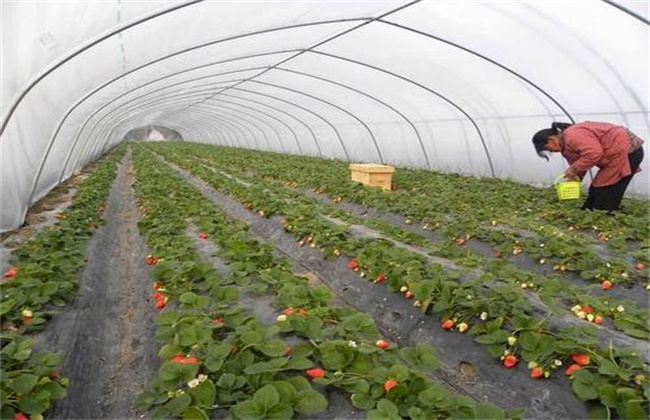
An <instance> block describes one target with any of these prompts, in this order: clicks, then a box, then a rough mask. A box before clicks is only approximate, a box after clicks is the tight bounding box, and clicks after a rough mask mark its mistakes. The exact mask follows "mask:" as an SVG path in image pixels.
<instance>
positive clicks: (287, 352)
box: [284, 346, 293, 356]
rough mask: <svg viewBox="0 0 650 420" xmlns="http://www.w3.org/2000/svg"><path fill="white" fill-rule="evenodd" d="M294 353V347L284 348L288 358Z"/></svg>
mask: <svg viewBox="0 0 650 420" xmlns="http://www.w3.org/2000/svg"><path fill="white" fill-rule="evenodd" d="M292 351H293V347H291V346H286V347H285V348H284V355H285V356H288V355H290V354H291V352H292Z"/></svg>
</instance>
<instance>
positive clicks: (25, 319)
mask: <svg viewBox="0 0 650 420" xmlns="http://www.w3.org/2000/svg"><path fill="white" fill-rule="evenodd" d="M32 322H34V318H33V317H31V316H23V325H29V324H31V323H32Z"/></svg>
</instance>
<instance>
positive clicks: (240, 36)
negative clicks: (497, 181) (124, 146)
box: [30, 19, 482, 201]
mask: <svg viewBox="0 0 650 420" xmlns="http://www.w3.org/2000/svg"><path fill="white" fill-rule="evenodd" d="M357 20H363V19H342V20H336V21H324V22H315V23H309V24H304V25H290V26H286V27H281V28H275V29H270V30H264V31H257V32H251V33H249V34H243V35H238V36H234V37H229V38H224V39H222V40H217V41H212V42H209V43H204V44H200V45H197V46H194V47H192V48H187V49H183V50H180V51H177V52H174V53H172V54H168V55H166V56H163V57H159V58H157V59H155V60H152V61H150V62H148V63H146V64H143V65H141V66H138V67H136V68H134V69H131V70H129V71H128V72H125V73H122V74H121V75H119V76H117V77H115V78H113V79H110V80H109V81H107V82H105V83H104V84H102V85H100V86H99V87H97V88H95V89H94V90H93V91H91V92H89V93H88V94H87V95H86V96H84V97H83V98H81V99H79V100H78V101H77V102H76V103H75V104H74V105H73V106H72V107H71V108H70V109H69V110H68V112H67V113H66V115H65V116H64V117H63V118H62V119H61V121H60V122H59V126H58V128H57V132H58V130H59V129H60V127H61V126H62V125H63V123H64V122H65V120H66V119H67V117H68V116H69V115H70V114H71V113H72V112H73V111H74V109H76V108H77V107H78V106H79V105H80V104H81V103H83V102H84V101H85V100H86V99H88V98H89V97H90V96H92V95H94V94H95V93H97V92H98V91H100V90H101V89H103V88H104V87H106V86H108V85H110V84H111V83H113V82H114V81H116V80H119V79H120V78H122V77H124V76H126V75H128V74H131V73H133V72H135V71H137V70H140V69H142V68H145V67H148V66H150V65H153V64H156V63H158V62H161V61H163V60H165V59H167V58H171V57H174V56H176V55H180V54H183V53H185V52H189V51H193V50H195V49H199V48H202V47H205V46H209V45H213V44H217V43H220V42H226V41H229V40H233V39H239V38H243V37H246V36H253V35H257V34H260V33H267V32H272V31H275V30H281V29H282V30H284V29H289V28H296V27H303V26H313V25H318V24H329V23H340V22H344V21H357ZM379 21H380V22H383V21H381V20H379ZM389 74H391V73H390V72H389ZM464 115H466V116H467V114H464ZM475 128H477V129H478V127H476V125H475ZM478 132H479V137H481V138H482V135H481V133H480V130H478ZM337 137H338V138H339V141H340V142H341V145H342V147H343V149H344V152H345V154H346V157H347V159H348V160H350V157H349V154H348V153H347V150H346V148H345V145H344V144H343V141H342V139H341V137H340V134H338V132H337ZM53 141H54V137H53V138H52V139H51V141H50V144H49V145H48V148H47V150H46V152H45V155H44V156H43V158H42V160H41V165H40V167H41V168H42V166H43V165H44V162H45V161H46V160H47V156H48V155H49V151H50V149H51V147H52V143H53ZM73 146H75V145H73ZM63 171H65V168H64V170H63ZM38 177H40V174H39V175H37V178H38ZM60 179H61V178H60ZM36 183H37V179H36V180H35V182H34V184H36ZM30 201H31V198H30Z"/></svg>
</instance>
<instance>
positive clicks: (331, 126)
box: [41, 88, 350, 183]
mask: <svg viewBox="0 0 650 420" xmlns="http://www.w3.org/2000/svg"><path fill="white" fill-rule="evenodd" d="M235 90H239V91H242V92H247V93H250V94H254V95H259V96H264V97H268V98H270V99H272V100H276V101H279V102H282V103H286V104H288V105H290V106H294V107H297V108H299V109H301V110H303V111H305V112H307V113H309V114H311V115H313V116H314V117H316V118H318V119H320V120H321V121H323V122H324V123H325V124H326V125H327V126H329V127H330V128H331V129H332V131H333V132H334V134H335V135H336V137H337V139H338V141H339V144H340V145H341V147H342V149H343V152H344V154H345V156H346V158H347V160H350V156H349V154H348V151H347V148H346V147H345V143H344V142H343V139H342V137H341V135H340V133H339V132H338V130H337V129H336V127H335V126H334V125H333V124H332V123H331V122H329V121H328V120H327V119H326V118H324V117H322V116H321V115H319V114H316V113H315V112H313V111H311V110H310V109H308V108H305V107H303V106H301V105H297V104H294V103H292V102H290V101H287V100H284V99H282V98H277V97H275V96H273V95H268V94H264V93H260V92H255V91H250V90H246V89H241V88H235ZM123 105H126V104H123ZM123 105H121V106H123ZM121 106H120V107H121ZM118 108H119V107H118ZM118 108H116V109H118ZM113 111H114V110H111V112H113ZM94 115H95V113H93V114H92V115H91V116H89V117H87V118H86V121H85V122H84V124H83V126H82V128H81V129H80V130H79V131H78V133H77V136H76V137H75V141H74V143H73V145H72V146H71V147H70V149H69V151H68V156H67V158H66V163H65V165H64V167H63V168H62V171H61V174H60V176H59V183H61V182H62V180H63V177H64V175H65V169H66V167H67V164H68V160H69V158H70V156H71V154H72V152H73V151H74V149H75V146H76V143H77V141H78V139H79V136H80V134H81V132H82V131H83V129H84V128H85V125H86V124H87V123H88V122H89V121H90V118H92V116H94ZM65 118H67V115H66V117H64V118H63V119H62V120H61V121H60V123H59V127H58V129H57V131H56V132H55V134H54V136H56V135H57V133H58V131H59V129H60V128H61V126H62V124H63V122H64V120H65ZM54 136H53V137H52V138H51V139H50V144H52V143H53V142H54V138H55V137H54ZM317 144H318V143H317ZM44 161H45V159H44V160H43V163H44ZM41 169H42V168H41Z"/></svg>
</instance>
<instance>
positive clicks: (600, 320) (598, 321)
mask: <svg viewBox="0 0 650 420" xmlns="http://www.w3.org/2000/svg"><path fill="white" fill-rule="evenodd" d="M602 323H603V317H602V316H600V315H596V316H595V317H594V324H598V325H602Z"/></svg>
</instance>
